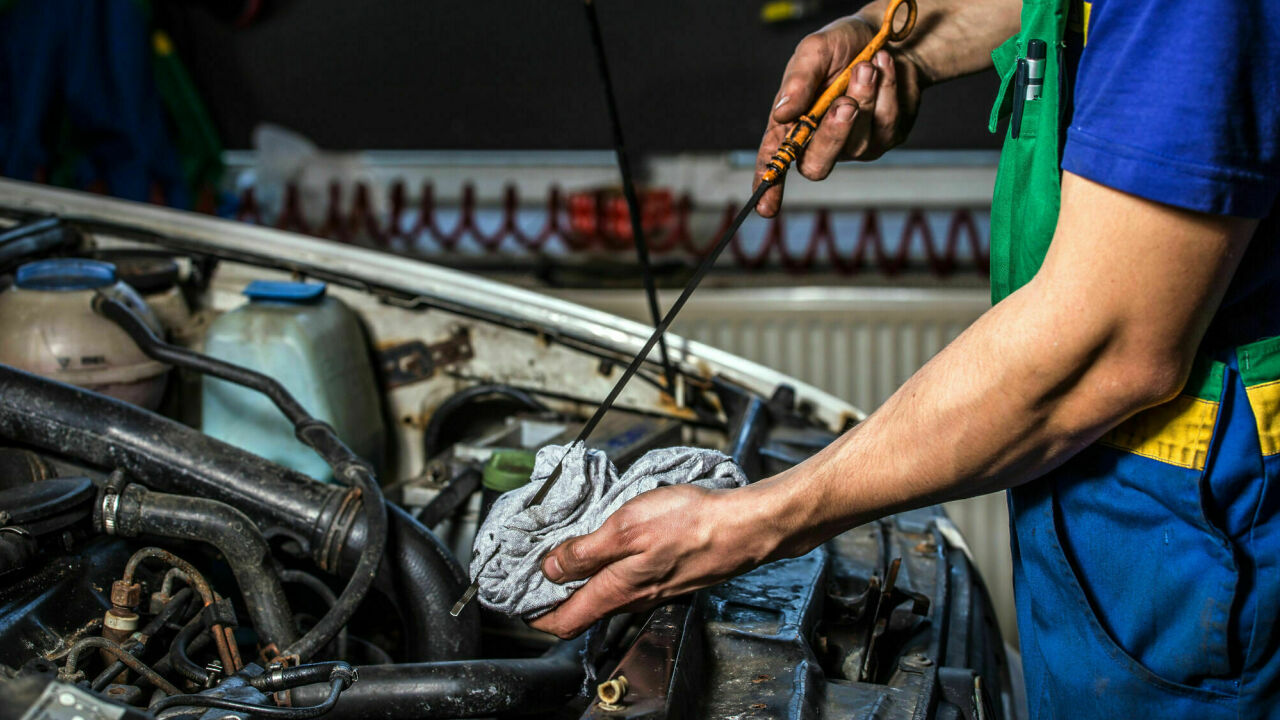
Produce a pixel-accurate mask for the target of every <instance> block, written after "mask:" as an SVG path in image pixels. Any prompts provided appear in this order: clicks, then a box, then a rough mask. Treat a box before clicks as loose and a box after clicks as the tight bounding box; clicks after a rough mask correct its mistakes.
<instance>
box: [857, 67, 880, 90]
mask: <svg viewBox="0 0 1280 720" xmlns="http://www.w3.org/2000/svg"><path fill="white" fill-rule="evenodd" d="M875 79H876V69H875V66H873V65H871V64H870V63H862V64H861V65H859V66H858V84H859V85H870V84H871V83H872V82H874V81H875Z"/></svg>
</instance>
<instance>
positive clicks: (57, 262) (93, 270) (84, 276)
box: [14, 258, 116, 292]
mask: <svg viewBox="0 0 1280 720" xmlns="http://www.w3.org/2000/svg"><path fill="white" fill-rule="evenodd" d="M115 282H116V266H115V265H112V264H111V263H109V262H102V261H101V260H85V259H83V258H53V259H51V260H37V261H36V262H29V263H27V264H25V265H22V266H21V267H19V268H18V272H17V273H16V274H15V277H14V284H15V285H17V286H18V287H19V288H21V289H23V290H51V291H54V292H70V291H73V290H96V289H98V288H101V287H107V286H108V285H114V284H115Z"/></svg>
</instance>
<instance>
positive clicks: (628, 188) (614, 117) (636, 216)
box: [582, 0, 676, 398]
mask: <svg viewBox="0 0 1280 720" xmlns="http://www.w3.org/2000/svg"><path fill="white" fill-rule="evenodd" d="M582 8H583V10H585V11H586V14H587V27H588V28H590V29H591V45H592V47H593V48H594V49H595V52H596V69H597V70H599V71H600V85H601V86H602V87H603V89H604V101H605V105H607V106H608V108H609V127H610V129H611V130H612V131H613V152H614V154H615V155H616V156H617V157H618V173H619V174H620V175H622V195H623V197H625V198H626V200H627V213H628V214H630V216H631V237H632V239H634V240H635V244H636V256H637V257H638V258H639V259H640V274H641V277H642V278H643V279H644V292H645V295H646V296H648V299H649V317H650V318H652V320H653V324H654V326H655V327H656V326H657V324H658V322H659V319H660V318H661V317H662V316H661V314H660V311H659V310H658V290H657V287H656V286H655V284H654V281H653V265H652V263H651V262H650V261H649V245H648V243H646V242H645V237H644V222H643V221H642V218H641V216H640V198H639V197H637V195H636V184H635V179H634V176H633V175H632V173H631V160H630V158H629V157H628V156H627V144H626V142H624V140H623V137H622V116H621V114H620V113H619V112H618V100H617V98H616V97H615V96H614V92H613V79H612V77H611V76H610V74H609V58H608V57H607V56H606V55H605V51H604V36H603V35H602V34H601V32H600V18H599V16H597V14H596V4H595V2H594V0H584V1H583V3H582ZM658 350H659V354H660V355H661V357H662V374H663V376H664V377H665V378H666V380H667V392H668V393H671V397H673V398H674V397H675V396H676V373H675V368H674V367H673V366H672V365H671V355H670V354H669V353H668V352H667V339H666V338H665V337H663V336H659V337H658Z"/></svg>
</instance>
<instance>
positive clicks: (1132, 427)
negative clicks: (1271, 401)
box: [1099, 383, 1280, 470]
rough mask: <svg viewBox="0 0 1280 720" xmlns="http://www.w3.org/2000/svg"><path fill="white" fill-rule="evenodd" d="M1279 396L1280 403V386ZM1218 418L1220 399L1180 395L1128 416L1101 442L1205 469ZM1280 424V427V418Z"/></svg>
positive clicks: (1172, 462) (1152, 457) (1278, 428)
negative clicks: (1217, 401)
mask: <svg viewBox="0 0 1280 720" xmlns="http://www.w3.org/2000/svg"><path fill="white" fill-rule="evenodd" d="M1277 385H1280V383H1278V384H1277ZM1275 399H1276V403H1277V407H1280V387H1278V388H1277V390H1276V395H1275ZM1255 408H1256V406H1255ZM1255 412H1256V410H1255ZM1217 419H1218V403H1216V402H1212V401H1209V400H1201V399H1200V398H1197V397H1193V396H1191V395H1179V396H1178V397H1176V398H1174V399H1173V400H1170V401H1169V402H1167V403H1164V404H1163V405H1157V406H1156V407H1153V408H1150V409H1147V410H1143V411H1142V412H1140V413H1138V414H1137V415H1134V416H1133V417H1131V418H1129V419H1128V420H1125V421H1124V422H1123V423H1120V425H1118V426H1116V427H1115V429H1113V430H1112V431H1111V432H1109V433H1107V434H1106V435H1104V436H1103V437H1102V439H1101V440H1099V442H1101V443H1102V444H1103V445H1109V446H1111V447H1114V448H1119V449H1121V450H1128V451H1129V452H1131V453H1133V454H1135V455H1141V456H1143V457H1147V458H1151V459H1152V460H1159V461H1160V462H1166V463H1169V464H1170V465H1177V466H1178V467H1184V468H1189V469H1192V470H1203V469H1204V464H1205V460H1206V459H1207V458H1208V457H1209V443H1210V442H1211V441H1212V440H1213V426H1214V423H1216V422H1217ZM1276 425H1277V430H1278V431H1280V422H1277V424H1276ZM1277 437H1278V438H1280V432H1278V434H1277ZM1264 452H1265V450H1264Z"/></svg>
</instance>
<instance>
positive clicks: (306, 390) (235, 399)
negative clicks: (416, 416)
mask: <svg viewBox="0 0 1280 720" xmlns="http://www.w3.org/2000/svg"><path fill="white" fill-rule="evenodd" d="M244 294H245V295H246V296H247V297H248V298H249V302H247V303H245V304H244V305H241V306H240V307H238V308H236V309H234V310H232V311H230V312H227V313H224V314H223V315H221V316H220V317H219V318H218V319H216V320H214V321H213V322H212V323H211V324H210V326H209V332H208V334H207V335H206V336H205V343H204V349H205V352H206V353H207V354H209V355H211V356H213V357H216V358H219V359H222V360H226V361H227V362H230V363H234V364H236V365H241V366H244V367H247V368H250V369H252V370H257V371H258V372H260V373H263V374H265V375H269V376H270V377H272V378H275V379H276V380H277V381H278V382H280V384H282V385H284V387H285V388H286V389H287V390H288V391H289V392H290V393H291V394H292V395H293V396H294V397H295V398H296V399H297V400H298V402H299V403H301V404H302V407H304V408H306V410H307V412H309V413H311V414H312V415H314V416H315V417H317V418H319V419H321V420H324V421H325V422H328V423H329V424H330V425H332V426H333V428H334V430H336V431H337V433H338V437H340V438H342V441H343V442H345V443H346V444H347V446H348V447H350V448H351V449H352V450H354V451H355V452H356V453H357V454H359V455H360V457H362V458H364V459H365V460H368V461H369V462H371V463H373V464H374V465H375V466H377V465H378V464H379V463H380V461H381V459H382V450H383V445H382V442H383V439H382V438H383V424H382V413H381V406H380V403H379V401H378V388H377V384H376V382H375V380H374V375H373V367H372V365H371V364H370V362H369V356H368V351H367V349H366V345H365V340H364V333H363V332H362V331H361V328H360V323H359V321H357V319H356V316H355V313H353V312H352V311H351V309H350V308H348V307H347V306H346V305H345V304H343V303H342V301H340V300H338V299H337V298H332V297H328V296H326V295H325V285H324V284H323V283H293V282H268V281H262V280H258V281H254V282H252V283H250V284H249V286H248V287H246V288H245V290H244ZM202 397H203V399H202V408H203V411H202V420H201V422H202V425H203V430H204V432H205V433H207V434H208V435H211V436H213V437H215V438H218V439H219V440H223V441H225V442H228V443H230V444H232V445H235V446H237V447H241V448H244V449H245V450H248V451H249V452H252V453H256V454H258V455H261V456H262V457H264V458H266V459H268V460H271V461H273V462H277V463H279V464H281V465H285V466H287V467H291V468H293V469H295V470H297V471H298V472H301V473H304V474H306V475H310V476H311V477H313V478H315V479H317V480H322V481H325V482H331V481H332V480H333V473H332V472H331V471H330V470H329V466H328V465H326V464H325V463H324V461H323V460H321V459H320V457H319V456H318V455H316V454H315V452H313V451H312V450H311V448H309V447H307V446H306V445H303V444H302V442H301V441H299V440H298V439H297V437H296V436H295V435H294V432H293V426H292V425H291V424H290V423H289V421H288V420H286V419H285V417H284V416H283V415H282V414H281V413H280V411H279V410H278V409H277V408H276V406H275V405H274V404H273V403H272V402H271V400H269V399H268V398H267V397H266V396H265V395H262V394H260V393H258V392H255V391H253V390H250V389H248V388H243V387H240V386H238V385H233V384H231V383H228V382H225V381H223V380H217V379H215V378H211V377H205V379H204V384H203V392H202Z"/></svg>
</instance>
